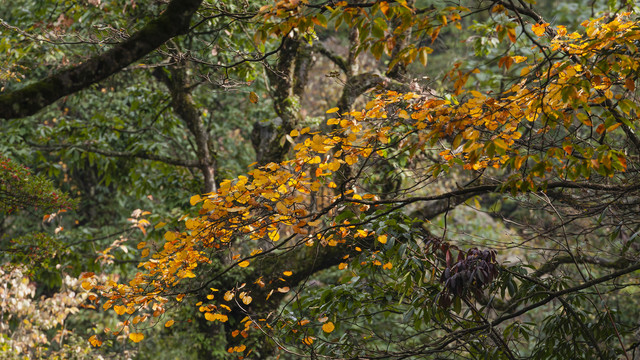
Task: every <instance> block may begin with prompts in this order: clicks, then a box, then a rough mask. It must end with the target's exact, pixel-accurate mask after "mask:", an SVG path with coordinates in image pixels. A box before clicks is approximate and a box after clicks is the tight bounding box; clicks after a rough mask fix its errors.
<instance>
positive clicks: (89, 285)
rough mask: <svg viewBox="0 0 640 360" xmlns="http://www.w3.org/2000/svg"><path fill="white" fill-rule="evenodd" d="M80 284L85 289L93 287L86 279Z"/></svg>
mask: <svg viewBox="0 0 640 360" xmlns="http://www.w3.org/2000/svg"><path fill="white" fill-rule="evenodd" d="M81 286H82V288H83V289H85V290H87V291H89V290H91V289H93V285H92V284H91V283H90V282H88V281H84V282H83V283H82V285H81Z"/></svg>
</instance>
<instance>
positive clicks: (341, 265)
mask: <svg viewBox="0 0 640 360" xmlns="http://www.w3.org/2000/svg"><path fill="white" fill-rule="evenodd" d="M347 266H348V264H347V263H340V265H338V269H340V270H344V269H346V268H347Z"/></svg>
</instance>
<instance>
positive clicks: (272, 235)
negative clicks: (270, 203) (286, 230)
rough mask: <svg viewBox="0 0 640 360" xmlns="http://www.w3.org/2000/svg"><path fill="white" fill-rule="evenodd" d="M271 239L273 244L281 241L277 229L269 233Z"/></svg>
mask: <svg viewBox="0 0 640 360" xmlns="http://www.w3.org/2000/svg"><path fill="white" fill-rule="evenodd" d="M269 239H271V241H273V242H276V241H278V240H280V233H278V230H277V229H276V230H273V231H271V232H269Z"/></svg>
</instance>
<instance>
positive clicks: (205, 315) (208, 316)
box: [204, 312, 216, 321]
mask: <svg viewBox="0 0 640 360" xmlns="http://www.w3.org/2000/svg"><path fill="white" fill-rule="evenodd" d="M204 318H205V319H207V321H214V320H215V319H216V317H215V316H214V315H213V314H212V313H209V312H208V313H206V314H204Z"/></svg>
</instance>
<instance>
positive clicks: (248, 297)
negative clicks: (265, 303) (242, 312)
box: [242, 295, 253, 305]
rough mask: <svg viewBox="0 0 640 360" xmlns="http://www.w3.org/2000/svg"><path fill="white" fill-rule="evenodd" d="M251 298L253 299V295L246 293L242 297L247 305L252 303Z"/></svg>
mask: <svg viewBox="0 0 640 360" xmlns="http://www.w3.org/2000/svg"><path fill="white" fill-rule="evenodd" d="M251 300H253V298H252V297H251V296H249V295H245V296H244V297H243V298H242V302H243V303H244V304H245V305H249V304H251Z"/></svg>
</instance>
